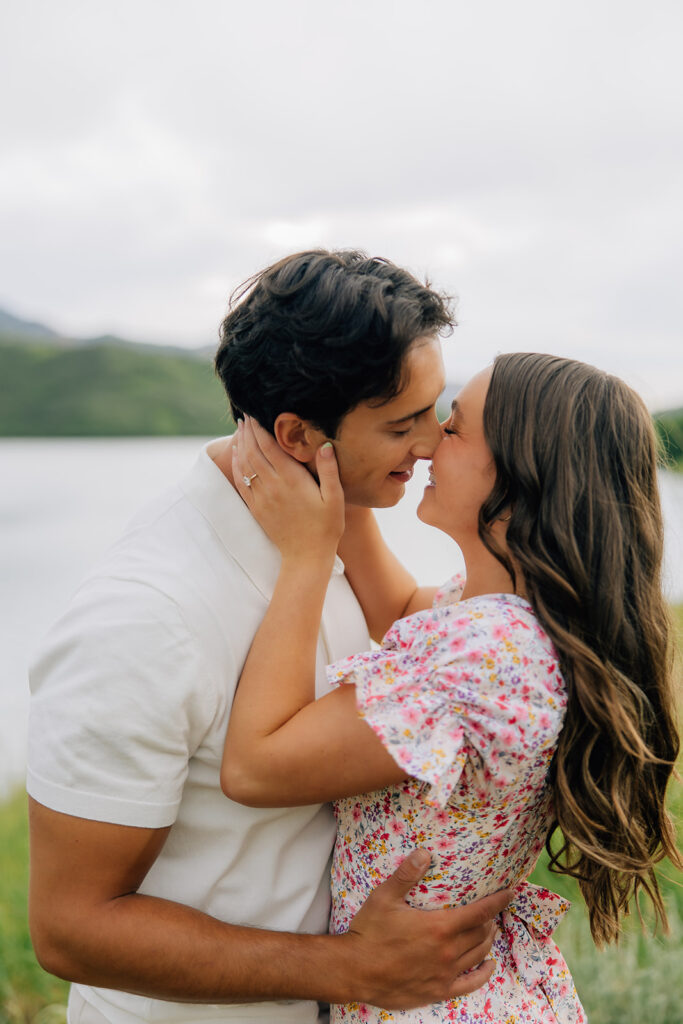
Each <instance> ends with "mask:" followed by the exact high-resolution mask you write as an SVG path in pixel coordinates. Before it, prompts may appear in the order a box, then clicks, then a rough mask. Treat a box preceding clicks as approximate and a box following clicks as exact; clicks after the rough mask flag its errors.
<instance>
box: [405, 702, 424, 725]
mask: <svg viewBox="0 0 683 1024" xmlns="http://www.w3.org/2000/svg"><path fill="white" fill-rule="evenodd" d="M401 718H402V719H403V721H404V722H408V723H409V724H410V725H416V724H417V723H418V722H419V721H420V710H419V708H416V707H415V706H414V705H410V706H409V707H403V708H401Z"/></svg>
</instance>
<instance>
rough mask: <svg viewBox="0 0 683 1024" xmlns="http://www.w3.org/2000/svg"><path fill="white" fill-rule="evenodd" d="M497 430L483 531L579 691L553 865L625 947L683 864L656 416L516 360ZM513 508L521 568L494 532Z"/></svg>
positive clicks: (595, 380)
mask: <svg viewBox="0 0 683 1024" xmlns="http://www.w3.org/2000/svg"><path fill="white" fill-rule="evenodd" d="M484 432H485V436H486V439H487V443H488V445H489V448H490V449H491V452H492V454H493V458H494V462H495V466H496V470H497V476H496V482H495V485H494V488H493V490H492V492H491V494H490V495H489V497H488V499H487V501H486V502H485V503H484V505H483V506H482V509H481V511H480V515H479V534H480V537H481V539H482V541H483V542H484V544H485V545H486V547H487V548H488V549H489V550H490V551H491V552H492V554H494V555H495V556H496V558H498V559H499V561H501V562H502V563H503V565H505V567H506V569H507V570H508V572H510V574H511V576H512V578H513V580H515V568H516V569H518V570H519V572H520V573H521V575H522V576H523V579H524V587H525V590H526V594H527V597H528V599H529V601H530V602H531V604H532V606H533V608H534V610H535V612H536V614H537V616H538V618H539V620H540V621H541V623H542V624H543V626H544V627H545V629H546V630H547V632H548V634H549V636H550V637H551V639H552V640H553V642H554V644H555V646H556V648H557V651H558V653H559V657H560V664H561V667H562V671H563V674H564V678H565V680H566V684H567V690H568V706H567V713H566V719H565V723H564V727H563V730H562V733H561V735H560V738H559V744H558V748H557V751H556V754H555V758H554V760H553V765H552V768H551V779H552V785H553V793H554V814H555V821H554V824H553V827H552V828H551V830H550V833H549V835H548V841H547V844H546V845H547V848H548V852H549V853H550V857H551V867H552V868H553V870H555V871H558V872H561V873H563V874H568V875H572V876H573V877H575V878H577V879H578V881H579V885H580V888H581V891H582V893H583V896H584V898H585V900H586V903H587V905H588V910H589V914H590V925H591V931H592V934H593V938H594V939H595V941H596V942H597V943H598V944H602V943H604V942H611V941H614V940H615V939H617V938H618V935H619V922H620V917H621V915H622V914H623V913H627V912H628V909H629V904H630V902H631V899H632V898H633V897H635V899H636V906H637V898H638V894H639V892H640V891H644V892H646V893H647V894H649V896H650V897H651V899H652V901H653V904H654V909H655V916H656V919H657V918H658V919H660V920H661V921H662V923H663V924H664V926H665V927H666V913H665V908H664V904H663V901H662V897H661V893H660V890H659V886H658V884H657V879H656V876H655V872H654V865H655V864H656V863H657V862H658V861H660V860H661V859H662V858H664V857H666V856H668V857H669V858H670V859H671V861H672V863H674V864H675V865H676V866H677V867H683V861H682V859H681V857H680V855H679V853H678V852H677V849H676V837H675V832H674V828H673V825H672V823H671V819H670V818H669V816H668V814H667V811H666V809H665V801H664V798H665V791H666V787H667V784H668V782H669V779H670V776H671V774H672V772H673V770H674V763H675V761H676V757H677V755H678V750H679V739H678V735H677V730H676V721H675V707H674V685H673V657H674V655H673V640H672V630H671V625H670V619H669V614H668V610H667V607H666V604H665V601H664V598H663V596H662V588H661V566H662V535H663V527H662V516H661V509H660V502H659V493H658V489H657V463H658V452H657V441H656V437H655V433H654V429H653V426H652V421H651V417H650V415H649V413H648V411H647V409H646V407H645V405H644V403H643V402H642V400H641V399H640V398H639V396H638V395H637V394H636V393H635V392H634V391H632V390H631V389H630V388H629V387H627V385H626V384H624V383H623V381H621V380H619V379H618V378H616V377H612V376H609V375H608V374H606V373H603V372H601V371H600V370H596V369H595V368H594V367H592V366H588V365H586V364H585V363H579V362H575V361H573V360H569V359H561V358H558V357H555V356H549V355H538V354H535V353H514V354H510V355H500V356H498V358H497V359H496V360H495V362H494V365H493V371H492V376H491V381H490V384H489V388H488V393H487V396H486V402H485V407H484ZM506 515H509V516H510V519H509V524H508V529H507V545H508V550H509V552H510V555H511V556H512V560H511V559H510V558H508V557H507V556H506V554H505V553H504V552H503V551H502V550H501V549H500V548H499V546H498V545H497V544H496V542H495V541H494V539H493V537H492V535H491V525H492V524H493V523H494V522H495V521H496V520H497V519H500V518H501V517H503V518H504V517H505V516H506ZM558 826H559V829H560V830H561V836H562V843H561V845H560V846H559V848H558V849H556V850H553V849H552V847H551V839H552V837H553V834H554V833H555V830H556V828H557V827H558Z"/></svg>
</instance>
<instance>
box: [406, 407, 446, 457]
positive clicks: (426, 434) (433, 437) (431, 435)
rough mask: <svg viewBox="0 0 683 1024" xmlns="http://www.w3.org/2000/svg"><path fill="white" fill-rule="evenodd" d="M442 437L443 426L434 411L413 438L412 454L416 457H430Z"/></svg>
mask: <svg viewBox="0 0 683 1024" xmlns="http://www.w3.org/2000/svg"><path fill="white" fill-rule="evenodd" d="M442 437H443V427H442V425H441V423H440V422H439V419H438V417H437V415H436V412H435V413H434V416H433V417H432V419H430V421H429V422H428V423H426V424H425V426H424V429H423V430H422V431H420V434H419V437H416V438H415V444H414V446H413V455H415V457H416V458H418V459H431V457H432V455H433V454H434V451H435V450H436V446H437V445H438V444H439V443H440V441H441V439H442Z"/></svg>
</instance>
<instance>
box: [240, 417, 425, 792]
mask: <svg viewBox="0 0 683 1024" xmlns="http://www.w3.org/2000/svg"><path fill="white" fill-rule="evenodd" d="M257 438H258V440H257ZM234 458H235V463H234V478H235V480H236V482H237V483H236V486H237V487H238V490H239V491H240V494H241V496H242V497H243V499H244V500H245V501H246V503H247V504H248V506H249V508H250V510H251V512H252V514H253V515H254V516H255V517H256V518H257V519H258V521H259V522H260V523H261V525H262V526H263V528H264V529H265V530H266V532H267V533H269V535H270V537H271V539H272V540H273V541H274V542H275V543H276V544H277V545H278V547H279V548H280V551H281V553H282V565H281V569H280V574H279V577H278V581H277V584H276V586H275V590H274V593H273V597H272V599H271V602H270V605H269V607H268V611H267V612H266V615H265V617H264V619H263V622H262V623H261V626H260V628H259V630H258V632H257V633H256V636H255V638H254V641H253V643H252V646H251V649H250V651H249V654H248V656H247V660H246V662H245V665H244V669H243V671H242V676H241V678H240V684H239V687H238V690H237V694H236V696H235V700H234V703H233V707H232V711H231V714H230V725H229V728H228V734H227V737H226V743H225V751H224V755H223V765H222V769H221V785H222V786H223V789H224V791H225V793H226V794H227V795H228V796H230V797H231V798H232V799H236V800H238V801H239V802H240V803H247V804H252V805H254V806H270V807H273V806H292V805H293V804H308V803H317V802H319V801H320V800H328V799H332V798H334V797H337V796H343V795H348V794H352V793H360V792H364V791H366V790H369V789H376V788H378V787H381V786H386V785H389V784H390V783H392V782H397V781H399V780H400V779H403V778H405V772H404V771H402V770H401V769H400V768H399V767H398V765H397V764H396V762H395V761H394V760H393V758H392V757H391V755H390V754H388V753H387V751H386V750H385V749H384V747H383V746H382V743H381V742H380V740H379V739H378V738H377V737H376V736H375V734H374V733H373V731H372V730H371V729H370V727H369V726H368V725H366V724H365V722H363V721H362V720H361V719H360V718H359V716H358V713H357V711H356V707H355V689H354V688H353V687H351V686H344V687H342V688H340V690H339V691H336V692H334V693H331V694H329V695H328V696H327V697H324V698H323V699H322V700H320V701H317V702H316V701H315V654H316V646H317V638H318V630H319V627H320V619H321V615H322V608H323V602H324V599H325V593H326V591H327V586H328V583H329V580H330V576H331V572H332V566H333V564H334V557H335V551H336V547H337V543H338V539H339V535H340V534H341V532H342V529H343V522H344V518H343V517H344V504H343V492H342V489H341V485H340V483H339V477H338V474H337V467H336V460H335V458H334V452H333V449H332V447H331V446H329V447H323V448H322V449H321V450H320V451H319V452H318V456H317V471H318V476H319V480H320V486H319V487H318V485H317V484H316V482H315V481H314V479H313V477H312V476H311V475H310V474H309V473H308V472H307V471H306V470H305V469H304V468H303V467H301V466H300V465H298V464H297V463H296V462H295V461H294V460H292V459H290V458H289V456H287V455H285V454H284V453H283V452H282V451H281V450H280V448H279V446H278V445H277V443H276V442H275V441H274V439H273V438H272V437H270V435H269V434H267V433H266V432H265V431H263V430H261V429H260V428H259V427H258V425H255V426H252V424H250V423H249V422H247V423H246V424H245V426H244V427H241V428H240V432H239V437H238V444H237V452H236V454H235V456H234ZM253 473H256V474H257V480H255V481H254V485H253V486H252V487H245V486H244V485H243V484H242V482H241V481H242V477H243V476H251V475H252V474H253Z"/></svg>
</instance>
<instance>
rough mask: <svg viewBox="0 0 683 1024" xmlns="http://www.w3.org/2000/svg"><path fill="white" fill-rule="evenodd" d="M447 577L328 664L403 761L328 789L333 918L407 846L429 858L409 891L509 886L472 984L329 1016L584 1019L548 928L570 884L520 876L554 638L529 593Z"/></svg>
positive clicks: (538, 843)
mask: <svg viewBox="0 0 683 1024" xmlns="http://www.w3.org/2000/svg"><path fill="white" fill-rule="evenodd" d="M462 586H463V580H462V579H461V578H459V577H456V578H455V579H454V580H453V581H451V583H450V584H447V585H446V587H444V588H442V590H441V591H439V592H438V593H437V596H436V598H435V601H434V605H433V607H432V609H431V610H429V611H425V612H420V613H418V614H417V615H412V616H410V617H409V618H406V619H401V620H400V621H399V622H397V623H395V624H394V626H392V628H391V629H390V630H389V632H388V633H387V635H386V637H385V638H384V642H383V645H382V648H381V649H379V650H375V651H369V652H364V653H362V654H356V655H352V656H351V657H349V658H345V659H344V660H343V661H340V662H337V663H336V664H335V665H332V666H330V668H329V669H328V675H329V680H330V682H331V683H333V684H343V683H350V684H353V685H355V687H356V695H357V703H358V708H359V711H360V714H361V715H362V716H363V717H364V718H365V720H366V721H367V722H368V724H369V725H370V726H371V727H372V729H373V730H374V731H375V733H376V734H377V735H378V736H379V738H380V739H381V740H382V742H383V743H384V745H385V746H386V748H387V749H388V750H389V752H390V753H391V754H392V756H393V757H394V759H395V760H396V762H397V763H398V764H399V765H400V766H401V767H402V768H404V769H405V771H406V773H407V774H408V775H409V776H410V778H408V779H407V780H406V781H405V782H403V783H402V784H399V785H396V786H389V787H387V788H386V789H383V790H380V791H378V792H374V793H365V794H363V795H361V796H358V797H349V798H346V799H343V800H338V801H337V802H336V804H335V813H336V818H337V830H338V831H337V842H336V846H335V851H334V859H333V866H332V920H331V925H330V928H331V931H333V932H334V933H339V932H344V931H346V930H347V929H348V927H349V923H350V921H351V919H352V918H353V916H354V914H355V913H356V912H357V911H358V910H359V909H360V907H361V905H362V903H363V902H364V901H365V899H366V897H367V896H368V894H369V893H370V891H371V890H372V889H373V888H374V887H375V886H376V885H377V884H378V883H379V882H381V881H384V879H386V878H387V877H388V876H389V875H390V874H391V873H392V872H393V871H394V869H395V868H396V867H397V865H398V864H399V862H400V861H401V860H402V859H403V858H404V857H406V856H407V855H408V853H410V851H411V850H413V849H415V847H417V846H420V847H425V848H426V849H428V850H430V851H431V854H432V865H431V868H430V870H429V873H428V874H427V875H426V876H425V878H424V879H423V881H422V882H421V883H420V884H419V885H418V886H417V887H416V888H415V889H413V891H412V893H411V896H410V902H411V903H412V904H413V905H414V906H416V907H451V906H457V905H458V904H463V903H470V902H471V901H472V900H475V899H477V898H479V897H480V896H484V895H486V894H488V893H491V892H494V891H495V890H497V889H500V888H502V887H503V886H511V887H514V888H515V896H514V899H513V902H512V903H511V905H510V907H509V908H508V909H507V910H506V911H504V912H503V913H502V914H501V915H500V916H499V918H498V931H497V934H496V937H495V940H494V944H493V950H492V953H491V957H492V958H493V959H494V960H495V963H496V969H495V972H494V974H493V976H492V977H491V979H490V980H489V982H488V983H487V984H486V985H485V986H483V987H482V988H481V989H479V990H478V991H477V992H474V993H472V994H471V995H468V996H463V997H461V998H458V999H453V1000H449V1001H447V1002H443V1003H435V1004H433V1005H431V1006H426V1007H422V1008H421V1009H416V1010H407V1011H396V1010H392V1011H389V1010H383V1009H380V1008H378V1007H374V1006H368V1005H366V1004H364V1003H350V1004H347V1005H344V1006H334V1007H333V1008H332V1017H331V1020H332V1021H333V1022H340V1021H344V1022H353V1024H357V1022H368V1021H373V1022H374V1021H397V1022H398V1021H401V1022H414V1024H417V1022H421V1021H456V1022H458V1024H527V1022H528V1024H531V1022H533V1024H546V1022H547V1024H556V1022H558V1021H559V1022H560V1024H581V1022H585V1020H586V1017H585V1014H584V1011H583V1008H582V1006H581V1003H580V1002H579V999H578V996H577V994H576V989H575V988H574V984H573V981H572V979H571V976H570V974H569V970H568V968H567V965H566V963H565V961H564V959H563V957H562V954H561V953H560V951H559V949H558V948H557V946H556V945H555V943H554V942H553V941H552V938H551V933H552V932H553V930H554V928H555V926H556V924H557V922H558V921H559V920H560V918H561V917H562V916H563V914H564V913H565V912H566V911H567V909H568V908H569V904H568V903H567V901H566V900H564V899H562V898H561V897H560V896H557V895H556V894H555V893H552V892H550V891H549V890H547V889H541V888H539V887H537V886H534V885H531V884H530V883H528V882H526V881H524V879H526V877H527V876H528V875H529V873H530V872H531V870H532V869H533V867H534V864H535V863H536V859H537V857H538V854H539V853H540V851H541V849H542V847H543V845H544V842H545V838H546V835H547V832H548V828H549V826H550V823H551V820H552V804H551V794H550V790H549V787H548V784H547V775H548V768H549V766H550V762H551V759H552V756H553V753H554V751H555V747H556V745H557V739H558V736H559V733H560V729H561V728H562V722H563V717H564V712H565V708H566V691H565V685H564V681H563V679H562V675H561V674H560V669H559V664H558V658H557V652H556V650H555V648H554V646H553V644H552V642H551V640H550V639H549V637H548V636H547V634H546V633H545V632H544V630H543V629H542V628H541V626H540V624H539V622H538V620H537V619H536V617H535V615H534V613H533V611H532V608H531V605H530V604H529V603H528V602H527V601H526V600H524V599H523V598H521V597H518V596H516V595H510V594H487V595H485V596H481V597H474V598H470V599H469V600H465V601H460V600H459V598H460V594H461V593H462Z"/></svg>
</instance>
